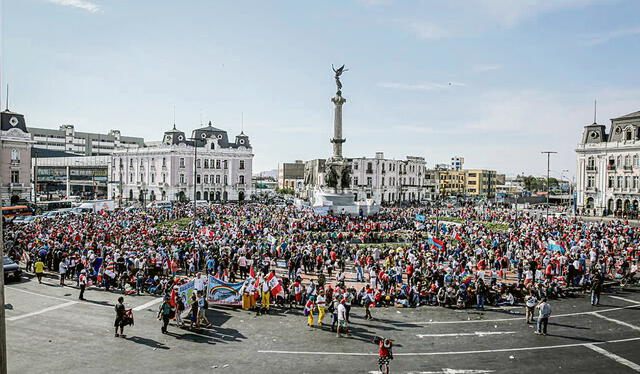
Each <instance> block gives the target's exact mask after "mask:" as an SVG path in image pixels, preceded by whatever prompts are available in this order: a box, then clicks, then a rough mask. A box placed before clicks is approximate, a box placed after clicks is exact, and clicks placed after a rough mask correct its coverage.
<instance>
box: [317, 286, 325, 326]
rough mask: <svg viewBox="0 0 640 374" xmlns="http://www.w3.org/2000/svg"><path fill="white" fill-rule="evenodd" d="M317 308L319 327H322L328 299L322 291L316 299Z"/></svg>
mask: <svg viewBox="0 0 640 374" xmlns="http://www.w3.org/2000/svg"><path fill="white" fill-rule="evenodd" d="M316 306H317V308H318V325H319V326H322V321H323V320H324V313H325V308H326V306H327V299H326V298H325V296H324V290H320V294H319V295H318V298H317V299H316Z"/></svg>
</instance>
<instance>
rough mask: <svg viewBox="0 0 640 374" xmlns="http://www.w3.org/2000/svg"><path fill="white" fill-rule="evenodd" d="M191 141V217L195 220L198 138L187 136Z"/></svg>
mask: <svg viewBox="0 0 640 374" xmlns="http://www.w3.org/2000/svg"><path fill="white" fill-rule="evenodd" d="M189 140H192V141H193V219H194V221H195V219H196V216H197V214H198V210H197V209H196V190H197V189H198V138H196V137H195V136H194V137H192V138H189Z"/></svg>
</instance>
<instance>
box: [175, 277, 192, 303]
mask: <svg viewBox="0 0 640 374" xmlns="http://www.w3.org/2000/svg"><path fill="white" fill-rule="evenodd" d="M194 289H195V282H194V281H189V282H187V283H185V284H183V285H182V286H180V288H179V289H178V297H180V298H182V302H184V305H189V302H190V301H191V295H193V291H194Z"/></svg>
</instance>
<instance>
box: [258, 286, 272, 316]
mask: <svg viewBox="0 0 640 374" xmlns="http://www.w3.org/2000/svg"><path fill="white" fill-rule="evenodd" d="M261 290H262V293H261V295H260V303H261V304H262V313H263V314H265V313H266V314H269V300H270V298H271V285H270V284H269V281H268V280H267V278H266V277H263V278H262V286H261Z"/></svg>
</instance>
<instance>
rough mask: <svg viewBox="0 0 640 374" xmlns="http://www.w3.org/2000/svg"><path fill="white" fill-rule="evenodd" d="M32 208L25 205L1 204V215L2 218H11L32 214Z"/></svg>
mask: <svg viewBox="0 0 640 374" xmlns="http://www.w3.org/2000/svg"><path fill="white" fill-rule="evenodd" d="M32 215H33V210H31V208H29V207H28V206H26V205H14V206H3V207H2V216H3V217H4V218H13V217H15V216H32Z"/></svg>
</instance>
